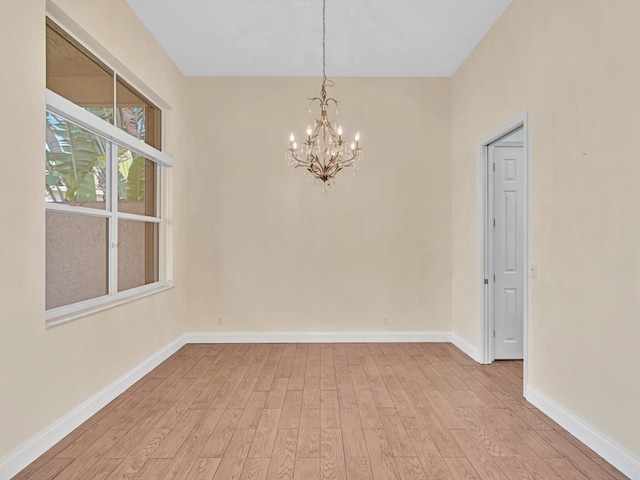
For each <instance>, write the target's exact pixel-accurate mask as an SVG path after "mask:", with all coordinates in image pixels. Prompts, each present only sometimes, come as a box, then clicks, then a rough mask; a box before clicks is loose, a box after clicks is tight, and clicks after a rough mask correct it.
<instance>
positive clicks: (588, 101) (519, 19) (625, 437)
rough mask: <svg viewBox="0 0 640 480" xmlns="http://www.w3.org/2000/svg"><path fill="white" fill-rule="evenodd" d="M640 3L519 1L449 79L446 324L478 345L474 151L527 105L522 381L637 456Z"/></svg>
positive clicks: (639, 397) (614, 0)
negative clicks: (527, 305) (526, 303)
mask: <svg viewBox="0 0 640 480" xmlns="http://www.w3.org/2000/svg"><path fill="white" fill-rule="evenodd" d="M639 29H640V2H636V1H625V0H607V1H605V0H601V1H600V0H598V1H593V0H589V1H577V0H553V1H546V0H536V1H527V0H515V1H514V3H512V4H511V6H510V7H509V8H508V9H507V10H506V12H505V13H504V14H503V16H502V17H501V18H500V19H499V20H498V22H497V23H496V24H495V25H494V27H493V28H492V30H491V31H490V32H489V34H488V35H487V36H486V37H485V38H484V40H483V41H482V42H481V43H480V45H479V46H478V47H477V48H476V50H475V51H474V52H473V53H472V55H471V56H470V57H469V58H468V59H467V61H466V62H465V63H464V64H463V66H462V67H461V68H460V69H459V70H458V72H457V73H456V74H455V76H454V77H453V83H452V160H453V164H452V168H453V170H452V179H453V182H452V188H453V191H452V192H453V196H452V202H453V217H452V218H453V235H452V237H453V284H452V285H453V289H452V308H453V329H454V332H455V333H457V334H458V335H460V336H462V337H463V338H465V339H466V340H468V341H470V342H472V343H473V344H475V345H478V344H479V341H480V327H481V318H480V301H481V298H480V293H481V286H480V284H479V282H478V279H479V278H480V274H481V272H480V264H481V262H480V253H481V252H480V249H479V247H478V235H479V232H478V225H479V223H478V217H477V214H478V210H477V198H478V180H477V179H478V174H479V172H478V171H477V151H478V146H479V144H480V142H481V140H482V139H483V138H486V137H488V136H490V135H492V134H493V133H496V132H498V131H499V130H500V129H501V128H502V127H503V126H504V125H506V124H507V123H508V122H509V121H511V120H512V119H513V118H515V117H516V116H517V115H519V114H520V113H522V112H524V111H528V112H529V114H530V135H531V136H530V140H531V145H532V162H533V225H532V228H533V234H532V242H533V243H532V261H533V262H535V263H536V264H537V266H538V275H537V278H536V279H533V280H532V286H531V320H530V348H531V350H530V385H531V386H532V387H533V388H535V389H537V390H539V391H540V392H542V393H543V394H545V395H547V396H548V397H550V398H551V399H552V400H553V401H555V402H557V403H558V404H560V405H561V406H563V407H565V408H566V409H568V410H569V411H571V412H572V413H573V414H574V415H576V416H577V417H579V418H582V419H583V420H585V421H586V422H587V423H589V424H591V425H592V426H593V427H595V428H596V429H597V430H599V431H600V432H602V433H604V434H605V435H607V436H609V437H610V438H612V439H614V440H615V441H616V442H617V443H619V444H620V445H622V446H623V447H625V448H627V449H628V450H629V451H631V452H633V453H635V454H636V455H640V421H639V420H638V419H639V416H638V405H640V382H638V379H639V378H640V354H639V353H638V352H640V350H639V349H638V338H640V322H639V321H638V318H639V317H640V302H639V301H638V298H640V296H639V292H640V222H639V221H638V218H639V216H638V212H640V193H639V190H638V184H639V183H640V156H639V155H638V149H637V145H636V144H635V142H633V141H630V139H637V138H638V132H640V54H639V53H640V35H638V31H639Z"/></svg>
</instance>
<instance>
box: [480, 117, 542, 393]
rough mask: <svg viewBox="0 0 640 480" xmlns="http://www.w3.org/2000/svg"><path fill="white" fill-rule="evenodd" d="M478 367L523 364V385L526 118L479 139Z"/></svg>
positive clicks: (526, 289) (526, 290)
mask: <svg viewBox="0 0 640 480" xmlns="http://www.w3.org/2000/svg"><path fill="white" fill-rule="evenodd" d="M480 160H481V163H482V168H481V169H480V171H481V172H483V176H482V209H483V212H482V213H483V214H482V219H483V236H482V249H483V262H484V268H483V276H482V282H483V289H484V295H483V298H484V311H483V329H482V331H483V342H482V344H481V351H480V359H481V361H482V363H492V362H493V361H495V360H523V363H524V368H523V387H524V388H523V390H525V392H523V393H526V386H527V377H528V375H527V361H528V320H529V315H528V311H529V275H530V272H531V273H532V274H535V267H534V268H530V267H531V266H530V260H529V259H530V251H529V248H530V242H529V238H530V218H531V215H530V192H531V188H530V179H531V177H530V161H529V142H528V123H527V115H526V114H524V115H522V116H520V117H519V118H518V119H516V120H515V121H514V122H512V123H511V124H510V125H508V126H507V127H505V128H504V129H502V130H501V131H499V132H498V133H496V134H495V135H493V136H492V137H490V138H488V139H487V140H485V141H483V142H482V144H481V155H480Z"/></svg>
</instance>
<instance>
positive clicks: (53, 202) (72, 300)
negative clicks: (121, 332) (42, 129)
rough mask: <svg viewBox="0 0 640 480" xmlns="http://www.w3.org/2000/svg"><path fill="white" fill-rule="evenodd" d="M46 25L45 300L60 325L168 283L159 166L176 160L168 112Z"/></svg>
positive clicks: (59, 32) (48, 21) (49, 312)
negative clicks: (166, 134) (164, 133)
mask: <svg viewBox="0 0 640 480" xmlns="http://www.w3.org/2000/svg"><path fill="white" fill-rule="evenodd" d="M46 28H47V88H48V90H50V91H49V92H48V93H47V114H46V144H45V206H46V209H47V214H46V219H47V225H46V237H47V238H46V302H45V304H46V310H47V318H48V319H55V322H54V324H56V323H60V322H61V320H59V318H60V317H65V316H66V315H69V314H71V315H73V313H74V312H77V311H80V310H85V309H88V308H91V307H93V306H99V305H102V304H104V303H108V302H111V301H113V300H120V299H121V298H126V297H127V296H130V295H132V294H136V293H138V292H141V293H143V292H146V291H147V290H149V288H156V287H154V285H159V286H162V285H163V284H162V283H161V278H160V260H159V252H160V233H161V231H163V228H164V227H163V223H162V218H161V217H160V209H159V205H160V203H161V202H160V196H159V194H160V189H159V185H160V180H161V174H162V171H163V170H164V168H163V167H161V166H160V164H158V163H157V162H162V164H163V165H167V163H169V164H170V157H168V156H167V155H166V154H163V153H162V152H161V151H160V150H159V148H160V145H161V144H160V140H161V139H160V131H161V112H160V109H158V108H157V107H156V106H155V105H153V104H152V103H151V102H149V101H148V100H147V99H146V98H145V97H144V96H142V95H141V94H139V93H138V92H137V91H136V90H135V89H134V88H133V87H131V86H130V85H129V84H127V83H126V82H125V81H124V80H123V79H122V78H120V77H119V76H118V75H117V74H116V73H115V72H114V71H113V70H111V69H109V68H108V67H106V66H104V65H103V64H102V62H101V61H100V60H98V59H97V58H95V56H93V55H92V54H91V53H89V52H88V51H87V50H86V49H84V48H83V47H82V46H80V45H78V44H77V42H75V41H74V40H73V39H71V37H70V36H68V35H67V34H65V33H64V32H63V31H62V30H61V29H60V28H59V27H57V26H56V25H55V24H54V23H53V22H51V21H50V20H48V19H47V27H46ZM65 68H66V70H65ZM105 72H106V74H107V76H108V78H109V81H110V85H111V97H109V94H108V93H105V90H106V89H105V88H104V86H105V85H106V82H104V81H101V80H99V79H102V80H103V77H104V73H105ZM94 81H95V83H96V85H94V86H92V85H84V86H83V84H84V83H92V82H94ZM94 87H96V88H94ZM56 94H57V95H56ZM58 95H60V96H58ZM61 97H63V98H61ZM67 100H68V102H67ZM71 102H73V103H71ZM109 102H111V103H109ZM76 105H77V106H76ZM78 106H79V107H81V109H78ZM83 110H84V111H87V112H89V114H87V113H85V112H84V111H83ZM114 113H115V114H114ZM93 115H95V116H96V117H99V118H100V119H101V120H104V121H105V123H104V127H102V126H101V125H103V123H102V121H101V120H98V119H95V117H94V116H93ZM92 119H94V120H92ZM109 124H111V125H115V126H116V127H118V128H119V129H120V130H121V131H122V132H125V133H119V132H118V131H117V130H114V127H113V126H110V125H109ZM81 125H83V126H85V127H87V128H89V129H91V130H87V129H86V128H84V127H83V126H81ZM138 140H142V141H144V142H145V143H146V144H147V145H149V146H148V147H147V146H143V145H142V144H139V143H137V142H138ZM120 142H121V143H122V144H121V145H120V144H119V143H120ZM122 145H128V146H129V148H127V147H124V146H122ZM143 147H144V148H143ZM140 152H145V154H144V155H142V154H141V153H140ZM65 318H66V317H65ZM62 321H64V320H62Z"/></svg>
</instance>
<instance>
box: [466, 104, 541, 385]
mask: <svg viewBox="0 0 640 480" xmlns="http://www.w3.org/2000/svg"><path fill="white" fill-rule="evenodd" d="M528 117H529V115H528V112H525V113H523V114H521V115H519V116H518V117H516V118H515V119H514V120H513V121H511V122H510V123H509V124H507V125H506V126H505V127H504V128H502V129H500V131H499V132H498V133H496V134H495V135H492V136H490V137H488V138H486V139H485V140H483V141H482V142H481V143H480V148H479V154H478V164H479V165H478V172H479V173H480V174H479V176H478V177H479V178H478V181H479V183H480V188H479V192H480V195H481V198H480V201H479V202H478V203H479V205H478V206H479V215H478V218H479V220H480V224H481V225H480V226H481V228H480V229H479V230H480V251H481V253H482V254H481V259H482V268H481V269H480V271H481V272H482V277H481V278H480V285H481V288H482V291H483V295H482V314H481V318H482V341H481V343H480V350H479V354H480V355H479V357H480V358H479V359H480V363H485V364H488V363H492V362H493V361H494V358H495V357H494V342H493V328H494V318H493V302H492V301H491V299H492V298H493V294H494V286H493V279H492V278H491V277H490V275H491V274H492V271H491V270H492V269H491V266H492V265H493V251H492V250H493V249H492V248H491V246H492V245H493V228H492V223H493V220H492V219H493V197H492V196H493V176H492V175H490V174H489V172H490V170H489V165H490V159H489V145H491V144H492V143H495V142H497V141H498V140H500V139H501V138H505V137H507V136H508V135H509V134H511V133H512V132H514V131H515V130H518V129H519V128H521V127H522V130H523V137H524V139H523V142H524V145H523V149H524V162H525V174H526V178H525V183H524V188H525V192H524V195H523V197H524V201H525V205H524V208H525V225H524V230H525V231H524V258H523V262H524V265H523V272H525V275H524V302H523V309H524V312H523V313H524V328H523V333H524V338H523V353H524V355H523V357H524V372H523V382H522V383H523V394H524V395H525V396H526V393H527V392H526V390H527V384H528V379H529V368H528V366H529V308H530V302H529V296H530V282H529V265H530V264H531V261H530V258H531V180H532V179H531V143H530V142H529V118H528Z"/></svg>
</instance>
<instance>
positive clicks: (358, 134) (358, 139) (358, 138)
mask: <svg viewBox="0 0 640 480" xmlns="http://www.w3.org/2000/svg"><path fill="white" fill-rule="evenodd" d="M359 141H360V132H356V142H359Z"/></svg>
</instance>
